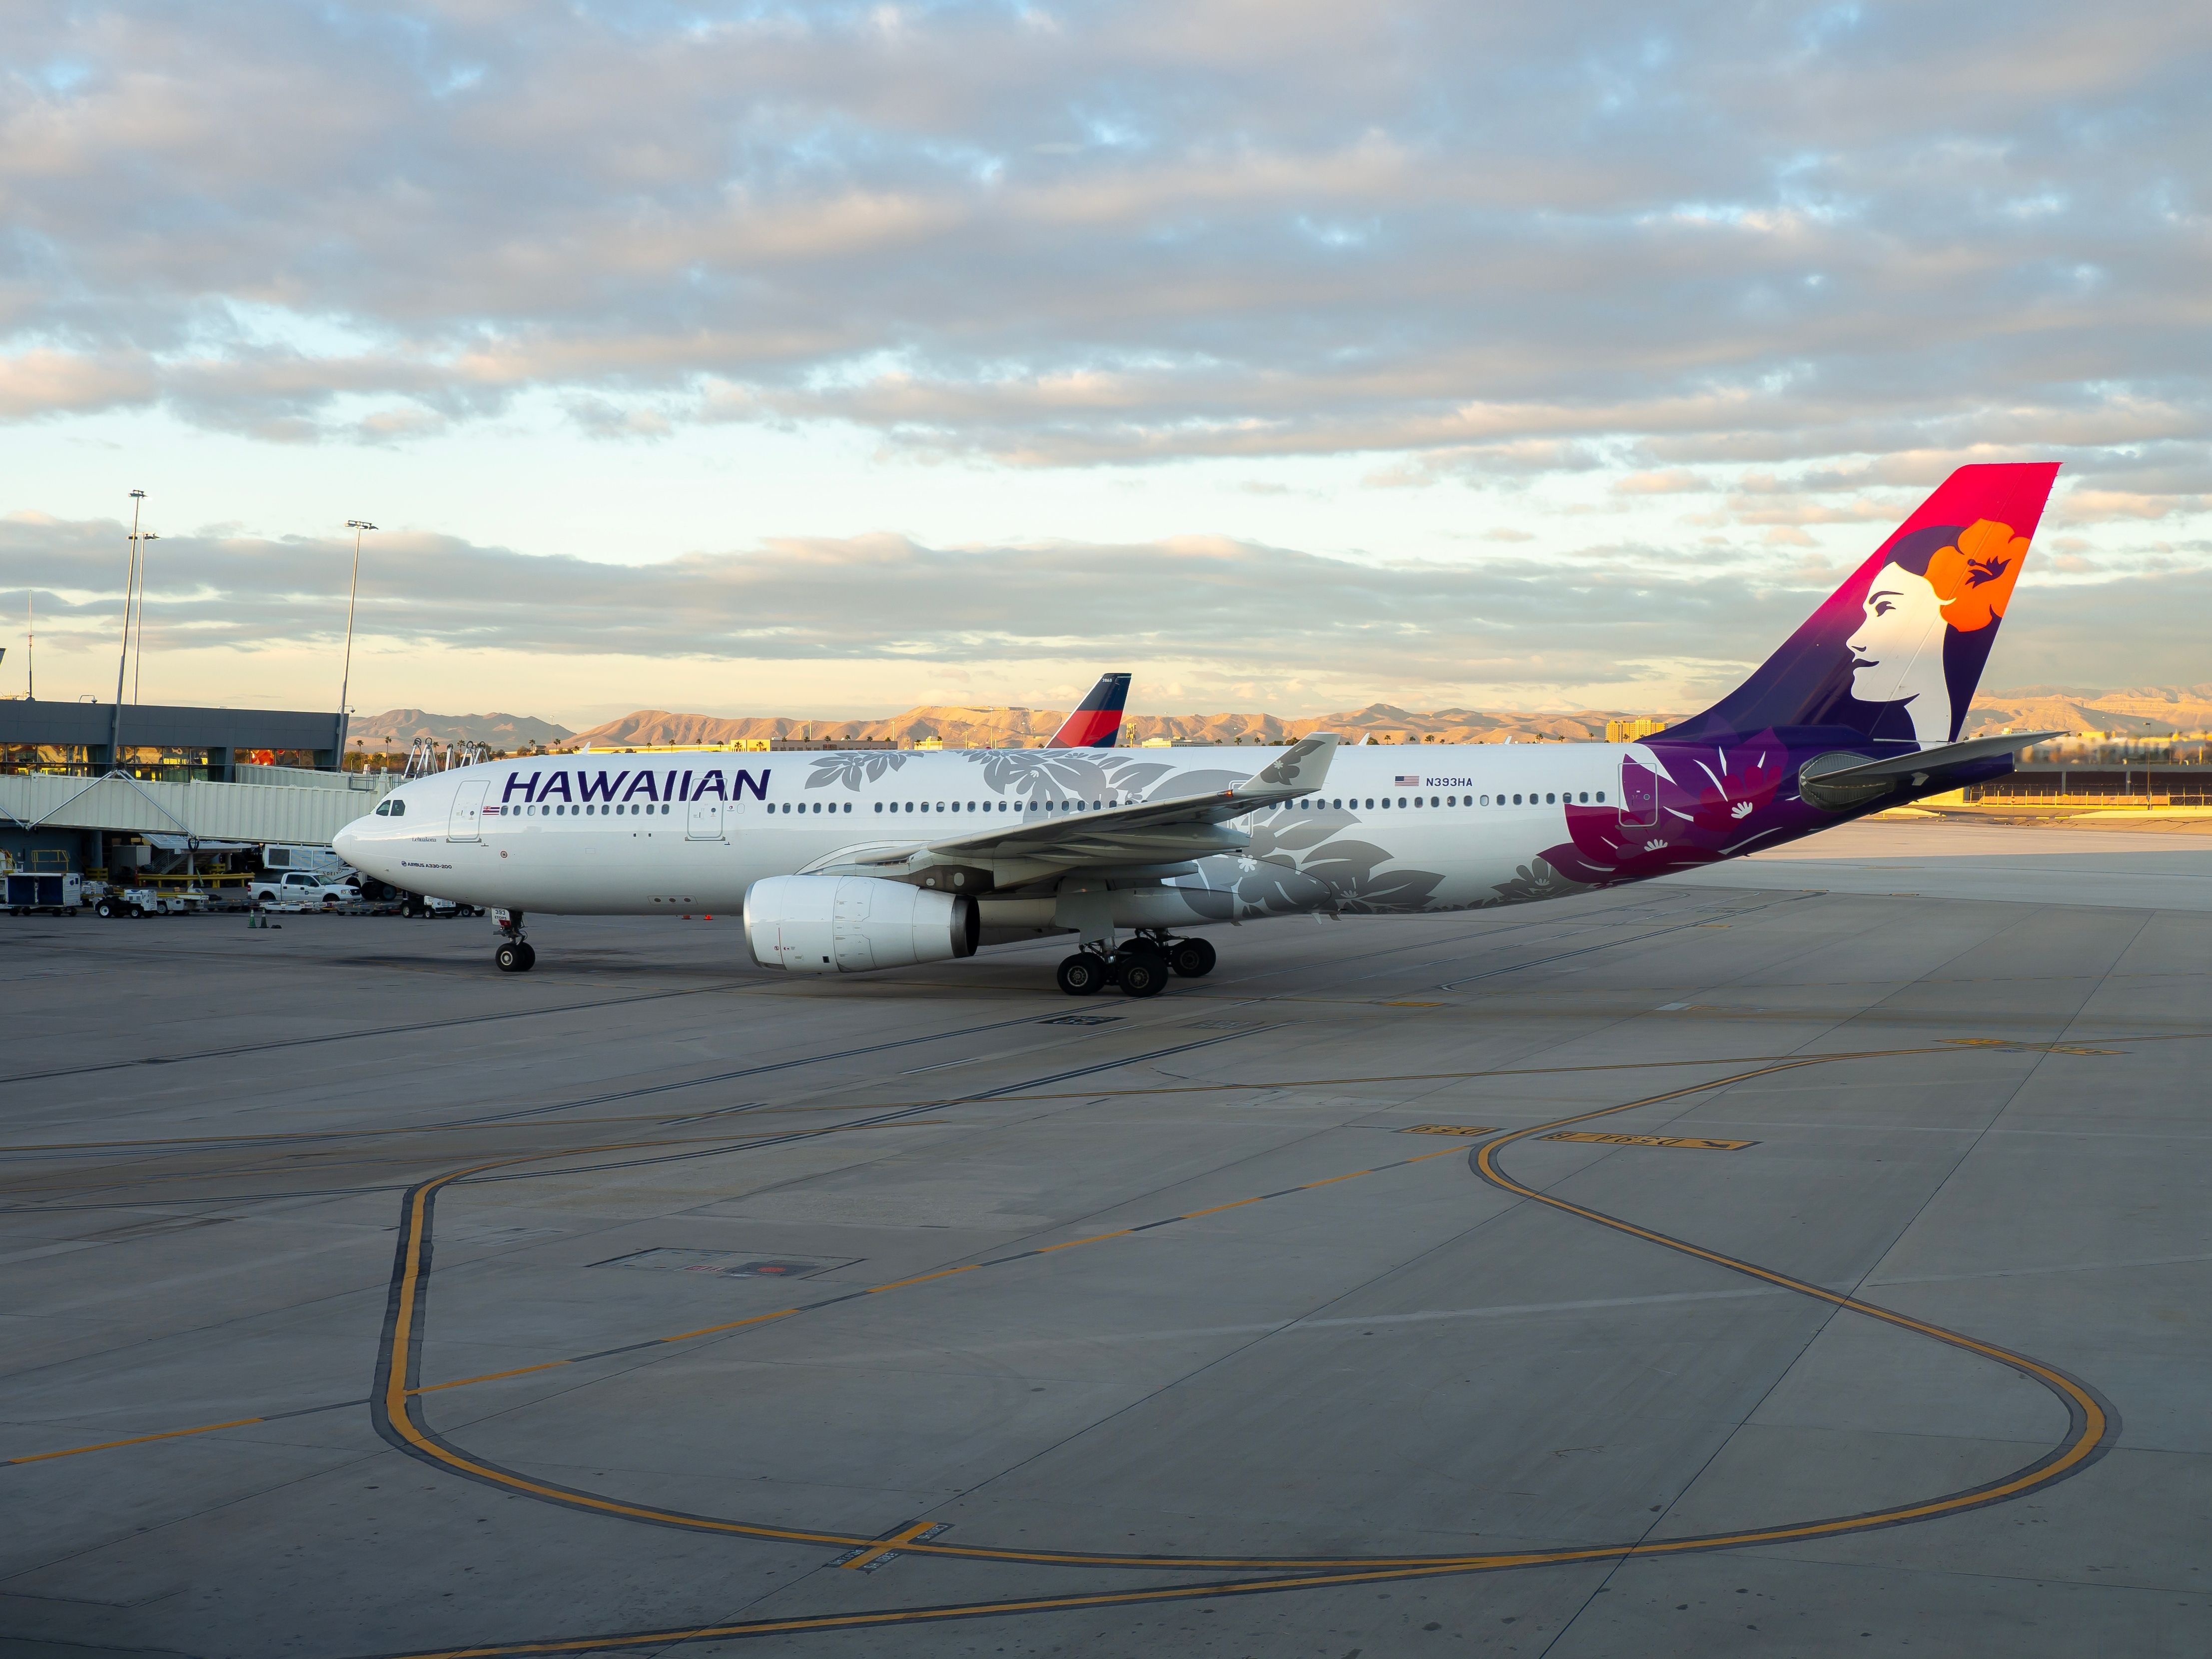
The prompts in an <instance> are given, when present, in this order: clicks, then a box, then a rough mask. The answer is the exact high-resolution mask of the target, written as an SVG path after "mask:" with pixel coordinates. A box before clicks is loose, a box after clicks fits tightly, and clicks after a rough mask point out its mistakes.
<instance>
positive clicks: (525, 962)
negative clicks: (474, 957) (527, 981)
mask: <svg viewBox="0 0 2212 1659" xmlns="http://www.w3.org/2000/svg"><path fill="white" fill-rule="evenodd" d="M492 915H493V916H494V918H495V919H496V921H498V923H499V948H498V949H497V950H496V951H493V952H492V955H491V959H492V960H493V961H494V962H495V963H498V964H499V971H500V972H501V973H502V974H526V973H528V972H529V971H530V970H531V969H532V968H534V967H536V966H537V965H538V952H537V951H534V950H532V949H531V946H530V941H529V940H528V939H525V938H523V936H522V912H521V911H520V910H495V911H493V912H492Z"/></svg>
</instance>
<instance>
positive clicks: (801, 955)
mask: <svg viewBox="0 0 2212 1659" xmlns="http://www.w3.org/2000/svg"><path fill="white" fill-rule="evenodd" d="M978 931H979V930H978V926H977V919H976V915H975V900H973V899H971V898H969V897H967V896H964V895H963V896H954V895H953V894H951V893H933V892H926V891H924V890H922V889H921V888H919V887H909V886H908V885H907V884H906V883H904V882H902V881H878V880H876V879H875V878H872V877H868V876H770V877H769V878H767V879H766V880H764V881H757V882H755V883H754V884H752V886H751V887H750V888H749V889H748V890H746V893H745V943H746V944H747V945H749V946H750V947H751V950H752V953H753V960H754V961H755V962H757V963H760V965H761V966H762V967H763V968H781V969H786V970H787V971H788V972H791V973H794V974H864V973H866V972H867V971H868V969H871V968H911V967H913V966H914V965H915V963H923V962H945V961H949V960H950V959H951V958H952V957H972V956H974V955H975V940H976V937H977V933H978Z"/></svg>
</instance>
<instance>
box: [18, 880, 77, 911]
mask: <svg viewBox="0 0 2212 1659" xmlns="http://www.w3.org/2000/svg"><path fill="white" fill-rule="evenodd" d="M7 882H8V909H9V913H10V914H11V915H18V916H27V915H30V914H31V913H32V912H33V911H34V910H35V911H40V912H42V913H44V914H46V915H56V916H73V915H76V913H77V912H78V911H80V910H82V909H83V908H84V878H83V877H82V876H79V875H75V874H49V873H42V872H36V871H30V872H15V871H10V872H9V874H8V877H7Z"/></svg>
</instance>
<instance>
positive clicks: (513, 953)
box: [491, 944, 530, 974]
mask: <svg viewBox="0 0 2212 1659" xmlns="http://www.w3.org/2000/svg"><path fill="white" fill-rule="evenodd" d="M522 949H523V947H522V946H521V945H514V944H507V945H501V946H500V947H499V949H498V950H496V951H493V952H492V954H491V959H492V960H493V961H494V962H495V963H498V964H499V971H500V972H501V973H502V974H519V973H520V972H521V971H522V970H523V969H525V968H526V967H528V966H529V965H530V964H529V963H526V962H525V961H524V960H523V959H522Z"/></svg>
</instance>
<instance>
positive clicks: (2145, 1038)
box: [0, 1026, 2212, 1156]
mask: <svg viewBox="0 0 2212 1659" xmlns="http://www.w3.org/2000/svg"><path fill="white" fill-rule="evenodd" d="M1279 1029H1280V1028H1279V1027H1274V1026H1268V1027H1260V1026H1255V1027H1252V1028H1251V1029H1249V1030H1242V1031H1230V1032H1225V1033H1224V1034H1223V1036H1222V1037H1221V1038H1212V1039H1208V1040H1209V1041H1222V1040H1225V1039H1226V1038H1229V1037H1238V1036H1257V1035H1259V1034H1260V1033H1261V1031H1262V1030H1279ZM2208 1037H2212V1030H2206V1031H2151V1032H2144V1033H2142V1034H2140V1035H2136V1034H2130V1035H2129V1036H2118V1037H2093V1038H2085V1039H2082V1041H2083V1042H2203V1041H2204V1040H2205V1039H2206V1038H2208ZM1940 1041H1941V1042H1943V1043H1945V1044H1947V1045H1951V1046H1949V1047H1947V1048H1932V1049H1920V1048H1895V1049H1892V1048H1870V1049H1864V1050H1845V1051H1840V1052H1838V1053H1836V1054H1823V1055H1821V1056H1820V1058H1821V1059H1823V1060H1880V1059H1886V1058H1889V1057H1892V1056H1893V1055H1899V1054H1909V1055H1916V1056H1917V1055H1921V1054H1945V1053H1956V1052H1971V1051H1972V1050H1974V1049H1983V1050H1987V1051H1992V1052H1999V1053H2002V1052H2007V1051H2010V1052H2015V1053H2026V1052H2030V1051H2040V1050H2041V1049H2042V1048H2051V1045H2038V1044H2036V1043H2035V1042H2032V1041H2031V1040H2029V1039H2027V1038H2021V1039H2017V1040H2015V1039H2013V1038H2009V1037H1996V1038H1984V1037H1945V1038H1942V1039H1940ZM2053 1051H2054V1052H2057V1053H2061V1054H2069V1053H2075V1052H2077V1051H2078V1050H2077V1045H2075V1044H2071V1043H2069V1044H2064V1045H2059V1046H2057V1047H2056V1048H2055V1049H2054V1050H2053ZM1138 1058H1146V1056H1139V1057H1138ZM1796 1058H1798V1056H1796V1055H1794V1054H1724V1055H1721V1056H1719V1057H1717V1058H1714V1059H1704V1060H1612V1061H1608V1062H1607V1063H1605V1064H1602V1065H1595V1066H1499V1067H1494V1068H1492V1069H1489V1070H1486V1071H1475V1072H1378V1073H1370V1074H1368V1075H1365V1076H1360V1077H1321V1078H1287V1079H1279V1080H1278V1081H1275V1082H1272V1083H1268V1082H1260V1083H1255V1082H1251V1081H1249V1080H1244V1079H1237V1080H1225V1081H1222V1082H1219V1083H1182V1084H1164V1085H1155V1086H1152V1087H1147V1088H1141V1089H1077V1090H1066V1091H1060V1092H1058V1093H1049V1094H1000V1095H993V1096H988V1097H985V1096H975V1095H958V1096H950V1097H936V1098H933V1099H931V1100H927V1101H919V1102H915V1101H894V1102H891V1103H890V1104H891V1105H893V1106H901V1107H903V1106H909V1105H922V1106H944V1107H950V1106H964V1105H967V1104H969V1103H970V1102H972V1101H975V1100H980V1099H984V1098H990V1099H997V1100H1007V1101H1016V1102H1020V1101H1028V1100H1120V1099H1128V1098H1138V1097H1146V1096H1152V1095H1199V1094H1218V1093H1222V1092H1225V1091H1231V1090H1236V1091H1260V1092H1265V1091H1269V1090H1277V1089H1337V1088H1352V1087H1356V1086H1358V1085H1363V1084H1376V1083H1457V1082H1474V1081H1479V1080H1480V1079H1484V1078H1498V1077H1564V1076H1571V1075H1573V1074H1575V1073H1583V1072H1643V1071H1657V1070H1662V1069H1664V1068H1668V1067H1682V1066H1756V1065H1760V1064H1764V1063H1767V1062H1770V1061H1775V1060H1792V1059H1796ZM1132 1063H1133V1062H1132ZM872 1109H875V1108H872V1107H870V1106H866V1105H831V1106H762V1107H751V1108H745V1109H744V1110H746V1111H747V1112H748V1114H749V1115H752V1114H757V1115H760V1116H763V1117H775V1116H778V1115H791V1114H793V1113H799V1112H810V1113H811V1112H856V1111H868V1110H872ZM734 1110H735V1109H732V1111H734ZM1376 1110H1377V1111H1419V1110H1425V1108H1422V1107H1415V1106H1404V1107H1393V1106H1384V1105H1377V1106H1376ZM708 1115H731V1114H690V1116H708ZM563 1121H565V1122H568V1123H572V1124H574V1125H575V1126H576V1127H605V1126H611V1125H619V1124H625V1123H659V1124H664V1125H665V1124H670V1123H671V1122H680V1121H684V1120H683V1119H674V1120H671V1119H670V1118H668V1117H666V1116H664V1115H661V1114H660V1113H658V1112H648V1113H640V1114H638V1115H635V1116H627V1117H608V1118H572V1119H567V1120H563ZM543 1127H544V1125H543V1124H539V1123H501V1122H484V1123H468V1124H424V1125H422V1126H421V1127H416V1128H399V1129H307V1130H272V1131H270V1132H269V1133H264V1134H252V1135H178V1136H156V1137H153V1138H149V1139H141V1140H70V1141H39V1142H25V1143H20V1144H15V1145H4V1144H0V1156H5V1155H9V1154H14V1153H30V1152H131V1151H137V1150H139V1149H142V1148H145V1147H154V1146H252V1145H259V1144H266V1143H270V1142H281V1141H288V1140H344V1139H364V1140H365V1139H391V1138H393V1137H403V1136H406V1135H421V1134H458V1133H461V1132H462V1131H463V1130H465V1129H466V1130H478V1131H485V1132H492V1131H498V1130H507V1129H512V1130H537V1129H540V1128H543Z"/></svg>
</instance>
